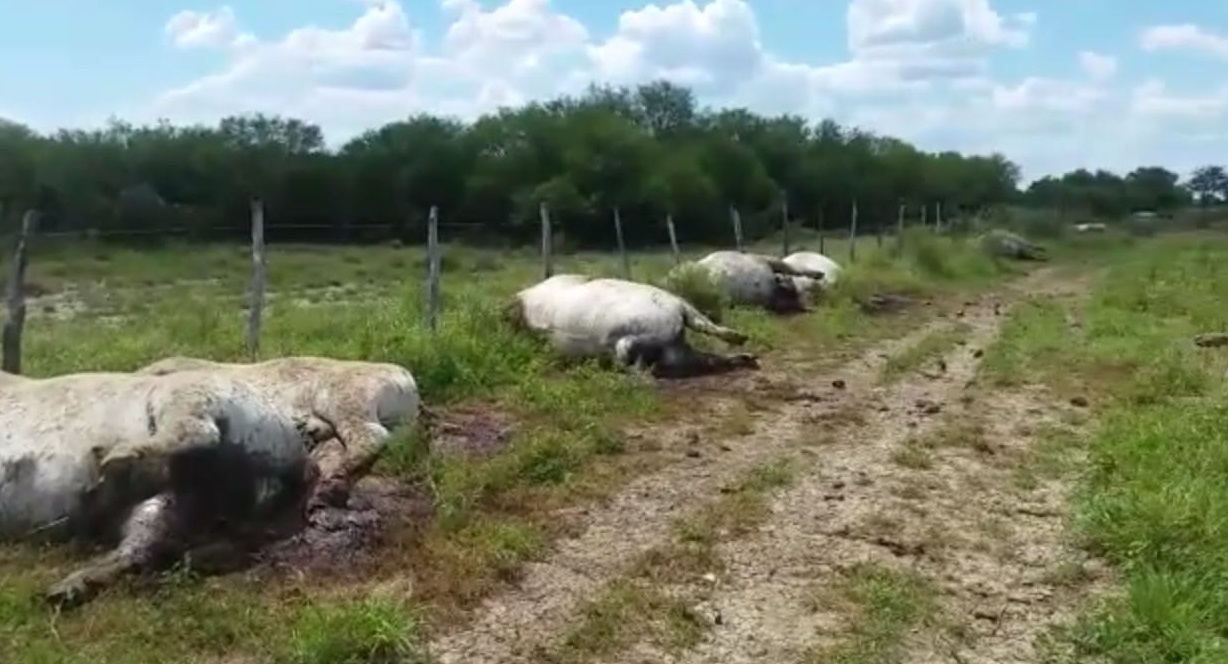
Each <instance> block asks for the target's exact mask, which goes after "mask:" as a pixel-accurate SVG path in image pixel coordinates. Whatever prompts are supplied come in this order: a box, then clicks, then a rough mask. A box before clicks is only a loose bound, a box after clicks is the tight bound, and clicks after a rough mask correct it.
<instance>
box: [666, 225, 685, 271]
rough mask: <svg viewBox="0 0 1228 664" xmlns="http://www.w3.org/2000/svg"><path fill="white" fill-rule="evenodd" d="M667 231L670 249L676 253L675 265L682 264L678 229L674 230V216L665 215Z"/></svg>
mask: <svg viewBox="0 0 1228 664" xmlns="http://www.w3.org/2000/svg"><path fill="white" fill-rule="evenodd" d="M665 230H667V231H669V248H670V249H671V250H673V252H674V265H677V264H679V263H681V262H682V252H680V251H678V229H676V228H674V215H672V214H667V215H665Z"/></svg>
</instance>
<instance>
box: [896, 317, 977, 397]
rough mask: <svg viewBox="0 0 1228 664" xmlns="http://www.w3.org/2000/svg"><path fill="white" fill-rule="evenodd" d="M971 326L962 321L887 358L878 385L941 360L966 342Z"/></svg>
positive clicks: (945, 327)
mask: <svg viewBox="0 0 1228 664" xmlns="http://www.w3.org/2000/svg"><path fill="white" fill-rule="evenodd" d="M971 332H972V326H971V325H968V324H967V323H964V322H962V321H960V322H958V323H956V324H954V325H952V326H944V327H942V328H940V329H937V330H934V331H933V332H931V333H929V334H927V335H925V336H924V337H922V338H921V339H920V340H918V341H917V343H915V344H913V345H911V346H908V347H907V348H904V349H903V350H901V351H900V352H898V353H896V354H895V355H892V356H891V357H889V358H887V361H886V363H884V364H883V368H882V370H881V371H880V372H879V377H878V380H879V383H891V382H893V381H896V380H899V379H900V378H902V377H903V376H904V375H905V374H909V373H914V372H917V371H920V370H921V369H922V368H923V367H924V366H925V365H927V364H929V363H933V362H936V361H938V360H939V359H941V358H942V357H943V356H944V355H946V354H947V353H948V352H949V351H950V350H951V349H952V348H954V347H955V346H956V345H958V344H959V343H961V342H963V341H965V340H967V338H968V335H969V334H970V333H971Z"/></svg>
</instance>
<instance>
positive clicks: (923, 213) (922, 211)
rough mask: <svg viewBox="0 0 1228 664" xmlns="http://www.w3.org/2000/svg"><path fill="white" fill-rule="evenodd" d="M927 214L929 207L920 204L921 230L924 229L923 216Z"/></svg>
mask: <svg viewBox="0 0 1228 664" xmlns="http://www.w3.org/2000/svg"><path fill="white" fill-rule="evenodd" d="M927 212H929V206H928V205H926V204H925V203H922V204H921V227H922V228H924V227H925V215H926V213H927Z"/></svg>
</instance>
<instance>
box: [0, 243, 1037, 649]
mask: <svg viewBox="0 0 1228 664" xmlns="http://www.w3.org/2000/svg"><path fill="white" fill-rule="evenodd" d="M914 235H915V237H914V236H909V238H906V240H908V243H906V245H905V251H903V252H902V253H898V254H897V253H896V252H895V251H894V250H893V249H892V248H891V246H890V245H889V246H888V247H887V248H885V249H884V250H883V251H877V250H876V249H875V248H874V247H873V246H872V243H866V244H867V245H869V246H865V247H859V249H858V262H857V263H856V264H853V265H850V266H848V269H847V274H846V275H842V276H845V278H844V279H843V280H842V282H841V285H840V286H839V287H837V288H836V289H835V292H834V293H832V294H831V296H830V297H829V298H827V300H826V301H825V302H824V303H823V304H822V306H821V307H820V310H819V311H818V312H816V313H815V314H813V315H809V316H798V317H790V318H786V319H777V318H772V317H770V316H768V315H767V314H765V313H762V312H758V311H754V310H747V309H732V310H730V311H729V312H728V313H727V316H726V324H729V325H732V326H735V327H738V328H741V329H743V330H745V331H746V332H747V333H749V334H750V335H751V337H752V340H751V342H750V344H749V347H750V350H753V351H756V352H760V353H763V354H765V361H766V362H771V361H772V359H771V354H772V353H773V352H775V351H789V352H793V353H804V354H806V355H807V356H809V357H812V358H822V357H828V356H838V355H839V354H840V353H842V352H845V351H847V350H849V349H852V348H857V347H858V346H859V345H862V344H866V343H870V342H872V341H875V340H876V339H881V338H882V337H884V336H887V335H892V334H896V333H899V332H902V331H903V329H904V327H903V326H904V325H905V324H908V321H910V320H911V319H910V318H908V317H907V316H904V317H885V318H871V317H869V316H867V315H866V314H864V313H862V312H861V310H860V309H859V308H858V306H857V305H856V301H855V297H857V296H859V295H862V294H866V293H870V292H874V291H877V290H884V289H887V290H895V291H900V292H912V293H916V294H919V295H926V296H932V295H942V294H944V293H951V292H955V291H964V290H968V289H975V288H981V287H984V286H985V285H987V284H990V283H993V282H994V281H996V280H998V279H999V278H1001V277H1003V276H1006V275H1009V274H1011V273H1012V271H1013V270H1012V268H1010V267H1009V266H1004V265H1001V264H999V263H996V262H994V261H992V260H989V259H987V258H985V257H984V256H983V255H981V254H979V253H977V251H976V249H975V247H974V246H972V245H970V244H968V243H965V242H962V241H959V240H949V239H937V238H931V237H928V236H925V235H918V234H914ZM761 250H763V251H774V248H761ZM833 253H834V255H835V256H836V258H837V260H842V261H843V260H844V259H845V256H844V255H842V254H840V253H838V252H833ZM943 257H945V260H938V259H940V258H943ZM247 261H248V257H247V255H246V252H245V251H244V250H243V249H241V248H239V247H194V248H191V249H184V248H182V247H180V248H176V247H168V248H165V249H160V250H153V251H148V252H137V251H132V250H121V249H115V248H108V247H105V246H103V245H96V246H92V247H86V248H84V249H81V248H75V249H57V250H55V251H43V252H41V253H40V252H38V251H36V252H35V255H34V256H33V257H32V259H31V274H32V279H33V280H35V281H36V282H40V283H42V284H44V286H45V287H46V288H49V289H52V290H55V289H63V288H70V290H71V292H72V293H73V295H71V297H70V299H69V300H64V299H61V300H60V301H58V302H57V303H55V304H54V305H53V306H55V307H57V308H58V309H59V313H61V314H63V313H64V312H65V311H66V310H71V311H72V312H74V314H73V315H72V316H71V317H68V316H53V315H46V314H48V313H49V312H46V311H43V310H42V309H41V307H42V305H38V304H36V305H35V306H34V307H32V308H33V309H34V310H35V314H36V315H34V316H32V318H31V319H30V320H29V321H28V322H27V328H26V335H25V357H24V369H25V373H27V374H30V375H35V376H48V375H57V374H62V373H66V372H76V371H92V370H104V371H127V370H131V369H134V368H136V367H139V366H141V365H143V364H145V363H148V362H151V361H154V360H157V359H160V358H163V357H166V356H168V355H172V354H185V355H193V356H198V357H207V358H211V359H215V360H229V361H236V360H243V359H246V358H245V351H244V342H243V330H244V315H243V313H242V311H241V307H242V303H243V299H244V293H243V289H244V284H245V282H246V279H247ZM268 263H269V274H270V285H269V288H270V291H271V292H272V293H274V294H275V295H276V296H277V297H274V299H273V300H272V303H271V305H270V307H269V309H268V310H267V311H266V315H265V322H264V332H263V339H262V349H263V351H262V355H263V356H265V357H274V356H280V355H292V354H293V355H324V356H329V357H335V358H343V359H362V360H371V361H387V362H395V363H398V364H401V365H404V366H406V367H408V368H409V369H410V370H411V371H413V373H414V376H415V378H416V380H417V381H418V384H419V387H420V389H421V391H422V395H423V399H424V401H425V403H427V404H429V405H430V406H431V407H432V408H439V409H442V410H445V411H446V410H447V409H448V408H450V407H452V406H455V405H457V404H479V405H480V406H481V407H482V408H489V409H491V410H495V411H498V412H501V413H506V414H508V416H509V417H510V418H511V419H513V420H514V421H516V422H517V423H518V427H517V430H516V433H515V434H514V435H513V436H512V439H511V441H510V442H509V444H508V446H507V447H506V449H503V450H502V451H500V452H499V453H498V454H496V455H495V456H493V457H491V458H488V459H483V460H474V459H469V458H458V457H454V456H449V455H447V454H442V453H440V454H427V453H424V450H423V445H422V442H423V441H422V439H421V436H419V435H413V434H410V435H402V436H397V437H396V438H395V442H394V444H393V445H392V446H391V447H390V449H389V450H388V452H387V455H386V458H385V459H384V461H383V462H382V463H381V464H380V466H379V467H378V468H377V472H378V473H381V474H384V475H390V476H393V477H401V478H404V479H405V480H406V481H413V482H417V481H426V482H428V483H429V486H430V487H431V488H432V489H433V490H434V492H435V499H436V506H437V517H438V518H436V519H435V520H433V521H432V522H431V523H429V524H426V525H424V526H423V527H421V528H416V529H410V532H407V533H405V534H403V535H401V536H399V537H400V538H399V539H398V540H397V541H396V542H395V543H394V545H393V546H390V547H389V548H388V551H387V552H386V553H385V557H386V558H387V561H386V563H387V564H386V565H384V566H383V567H381V569H382V570H383V571H382V572H381V573H380V575H378V577H377V578H373V579H371V583H372V584H374V583H382V582H387V581H393V580H397V579H401V578H407V579H408V580H410V581H411V582H412V585H413V606H408V605H406V606H401V605H400V604H397V605H396V606H397V608H395V609H394V608H392V607H393V605H392V604H388V603H385V604H361V603H359V604H351V603H347V602H348V600H345V599H344V596H345V593H346V589H337V588H334V587H333V585H335V584H330V583H329V582H328V581H327V580H324V579H306V580H302V581H297V580H294V579H286V580H282V581H275V582H262V583H255V582H250V583H249V582H246V581H244V580H243V579H242V578H240V577H236V576H229V577H222V578H212V579H189V580H186V581H184V582H183V583H176V584H171V585H168V586H165V587H162V588H160V589H159V590H157V591H156V593H155V594H153V595H151V594H150V593H149V591H148V589H147V588H146V589H135V590H134V589H131V588H128V587H121V588H118V589H116V590H115V591H114V592H110V593H108V594H106V595H104V596H103V597H101V598H99V599H98V600H96V601H95V602H93V603H91V604H90V605H88V606H86V607H84V608H82V609H81V610H79V611H76V612H74V613H71V614H67V615H64V616H59V617H55V616H52V615H51V614H49V613H48V612H47V611H46V610H45V609H43V608H42V607H41V606H40V605H39V604H38V603H37V602H36V601H35V600H33V599H32V598H33V597H37V595H38V592H39V590H40V589H41V588H42V587H43V586H44V585H45V584H46V583H48V582H50V581H51V580H53V579H54V578H55V577H56V575H58V574H62V573H63V572H64V571H65V570H66V569H67V568H69V567H71V566H72V565H73V563H74V559H73V558H72V557H71V556H70V555H69V554H68V553H66V552H64V551H60V550H47V551H42V550H33V549H31V548H30V547H23V546H7V547H0V642H3V643H4V644H6V652H7V653H11V658H12V659H13V661H21V662H27V661H28V662H51V661H55V662H60V661H69V662H73V661H87V660H88V661H90V662H91V663H92V664H111V663H122V664H128V663H130V662H131V663H136V662H147V661H171V660H174V661H195V660H198V659H200V660H210V659H211V658H212V659H217V658H218V657H219V656H220V655H222V654H226V655H228V656H237V657H252V658H254V659H255V660H257V661H265V660H284V659H286V658H289V661H303V662H308V661H326V660H327V659H328V658H329V657H338V658H340V660H339V661H346V658H347V657H348V658H350V660H349V661H367V660H361V658H362V657H367V658H368V660H370V661H381V660H380V658H381V657H392V658H394V659H395V658H396V657H400V658H409V657H410V655H411V654H412V653H411V652H410V650H412V648H410V646H411V645H414V644H416V643H417V641H418V637H417V636H415V635H417V634H420V633H422V632H423V630H427V631H429V630H430V629H433V628H435V627H436V626H438V625H439V624H442V623H444V622H447V621H449V620H452V619H454V618H456V617H459V616H463V615H464V613H465V612H466V611H467V610H469V609H471V608H472V607H473V606H475V605H476V604H477V603H478V602H480V600H481V599H482V598H483V597H485V596H486V595H488V594H489V593H490V592H491V591H493V590H494V589H497V588H499V587H503V586H505V585H506V584H507V583H508V582H510V581H513V580H514V579H515V576H516V574H517V572H518V570H519V569H520V568H521V566H522V565H523V563H524V562H526V561H528V560H531V559H533V558H535V557H538V556H540V555H542V552H543V551H544V550H545V549H546V546H547V545H548V543H549V542H550V540H551V539H552V538H553V537H555V536H557V534H558V533H559V531H560V527H561V524H560V523H559V519H557V517H556V513H557V509H558V508H560V507H564V506H567V505H571V504H575V503H577V502H583V501H590V500H593V499H595V498H597V497H600V496H603V495H608V493H609V492H610V491H612V490H615V489H616V488H617V487H618V486H620V485H621V483H623V482H625V480H626V479H627V478H628V477H631V476H633V475H635V474H637V473H642V472H648V471H650V470H651V469H652V468H653V467H657V466H659V464H661V463H665V462H666V460H665V457H664V456H663V455H662V454H661V453H660V452H659V451H653V450H652V449H651V448H650V447H648V446H647V445H646V444H637V443H630V442H628V440H627V439H626V437H625V436H624V435H623V430H624V428H625V427H626V426H627V425H628V424H631V423H634V424H636V425H637V426H641V427H642V426H651V425H653V423H661V422H665V421H667V420H669V419H671V418H673V417H674V416H677V415H683V414H686V415H689V416H690V417H691V418H692V419H694V418H696V415H695V414H696V413H697V412H703V411H702V403H699V402H697V397H695V396H694V395H691V396H686V397H676V398H674V399H672V400H671V399H662V398H661V396H660V392H659V391H658V390H656V389H654V388H653V387H651V386H648V385H645V384H644V383H642V382H639V381H636V380H633V379H629V378H628V377H626V376H623V375H621V374H619V373H616V372H610V371H602V370H599V369H597V368H596V367H595V366H593V365H591V364H580V365H573V366H563V365H562V364H561V363H560V362H558V361H556V360H554V359H553V358H552V357H551V356H550V355H549V354H548V353H547V352H545V351H544V350H543V349H542V348H541V347H539V345H538V344H536V343H535V342H533V341H531V340H528V339H526V338H523V337H522V336H519V335H516V334H514V333H513V332H512V331H511V330H509V329H507V328H506V327H505V326H504V325H503V324H502V323H501V322H500V320H499V317H498V310H499V306H500V304H501V303H502V301H503V298H505V297H507V296H509V295H510V294H512V293H513V292H515V291H516V290H517V289H519V288H522V287H524V286H526V285H528V284H531V283H533V282H534V281H535V280H536V279H538V278H540V266H539V265H538V264H537V263H536V261H535V260H534V259H533V258H532V256H531V254H528V253H525V252H503V253H497V252H482V251H477V250H473V249H463V248H456V247H448V248H446V254H445V260H444V277H443V279H444V281H443V313H442V318H441V320H440V324H439V332H438V333H432V332H431V331H430V330H429V328H428V326H427V324H426V317H425V312H424V306H423V304H424V297H423V280H424V275H425V263H424V261H423V260H422V255H421V251H420V250H419V249H417V248H393V247H362V248H344V249H326V248H308V247H283V246H277V245H274V246H271V247H270V248H269V257H268ZM672 266H673V259H672V257H671V256H669V255H668V254H667V253H664V252H657V253H644V254H637V255H636V256H635V260H634V266H633V269H634V271H635V277H636V278H637V279H644V280H650V281H654V282H658V281H659V280H660V279H662V278H663V277H664V275H665V274H666V273H667V271H668V270H669V269H670V268H671V267H672ZM576 270H583V271H589V272H593V273H596V274H604V275H611V276H613V275H617V274H618V273H619V271H620V267H619V261H618V260H617V258H616V257H615V256H611V255H597V254H581V255H575V256H561V257H559V258H558V261H557V263H556V271H559V272H562V271H576ZM322 288H324V289H330V290H328V291H327V292H326V293H323V294H322V293H321V292H319V289H322ZM313 289H315V290H313ZM65 297H68V296H65ZM72 298H75V299H72ZM66 302H67V304H66ZM39 314H43V315H39ZM692 338H693V339H695V340H696V342H697V343H702V344H709V343H711V342H709V341H706V340H705V341H700V339H699V338H698V337H692ZM365 591H366V590H365V589H359V590H357V591H355V592H358V593H360V594H361V593H362V592H365ZM337 593H340V594H341V595H342V597H341V599H338V598H337V597H336V596H335V595H336V594H337ZM311 607H316V608H318V609H319V611H323V612H324V613H320V612H315V613H313V611H316V609H312V608H311ZM347 607H348V608H347ZM329 616H332V617H329ZM303 621H306V622H305V623H304V622H303ZM313 621H314V622H313ZM330 621H333V622H330ZM304 624H306V625H309V626H310V625H321V624H335V625H352V626H354V629H355V630H357V631H356V632H355V634H357V636H354V637H353V638H352V639H351V638H350V637H345V638H340V637H338V638H339V640H335V639H333V638H332V637H330V636H327V635H318V634H316V632H317V631H319V630H318V629H316V628H315V627H312V628H310V629H308V628H306V627H296V626H298V625H304ZM391 625H400V626H402V627H404V629H403V630H396V629H392V628H391V627H390V626H391ZM154 629H156V630H157V633H158V634H161V635H167V634H169V635H173V636H171V637H166V638H163V637H158V638H156V639H155V638H154V636H153V632H152V631H151V630H154ZM296 630H297V631H296ZM324 631H325V632H327V631H330V630H329V629H325V630H324ZM393 633H396V634H401V635H403V636H404V639H408V640H407V641H403V640H402V639H401V637H400V636H398V637H396V638H394V637H393V636H392V634H393ZM347 639H348V640H347ZM287 644H289V645H287ZM407 644H409V645H407ZM287 653H289V654H287ZM355 653H357V654H355ZM363 653H367V654H363ZM370 653H376V654H370ZM379 653H396V655H395V656H394V655H386V654H379ZM407 653H408V654H407ZM322 658H323V659H322ZM329 661H331V660H329ZM409 661H412V659H410V660H409Z"/></svg>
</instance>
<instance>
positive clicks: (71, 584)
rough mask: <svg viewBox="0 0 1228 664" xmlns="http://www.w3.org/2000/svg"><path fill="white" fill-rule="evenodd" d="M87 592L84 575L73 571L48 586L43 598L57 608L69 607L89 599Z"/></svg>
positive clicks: (88, 591) (87, 587)
mask: <svg viewBox="0 0 1228 664" xmlns="http://www.w3.org/2000/svg"><path fill="white" fill-rule="evenodd" d="M89 593H90V587H89V583H88V582H87V581H86V577H85V575H84V574H82V573H81V572H73V573H72V574H69V575H68V576H66V577H64V578H63V579H62V580H60V581H59V582H57V583H55V584H53V585H52V586H51V587H50V588H48V589H47V592H46V593H44V595H43V599H44V600H46V602H47V603H48V604H50V605H51V606H53V607H55V608H57V609H70V608H73V607H75V606H79V605H81V604H82V603H84V602H85V600H87V599H89Z"/></svg>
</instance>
